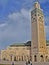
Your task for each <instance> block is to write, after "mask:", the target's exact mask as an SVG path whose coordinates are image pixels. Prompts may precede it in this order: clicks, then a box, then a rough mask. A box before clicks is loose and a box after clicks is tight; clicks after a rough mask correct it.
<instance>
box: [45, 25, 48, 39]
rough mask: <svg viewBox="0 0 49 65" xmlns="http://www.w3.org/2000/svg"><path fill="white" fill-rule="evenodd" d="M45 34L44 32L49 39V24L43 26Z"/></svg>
mask: <svg viewBox="0 0 49 65" xmlns="http://www.w3.org/2000/svg"><path fill="white" fill-rule="evenodd" d="M45 34H46V38H47V40H49V26H45Z"/></svg>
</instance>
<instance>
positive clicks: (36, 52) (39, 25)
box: [31, 2, 46, 62]
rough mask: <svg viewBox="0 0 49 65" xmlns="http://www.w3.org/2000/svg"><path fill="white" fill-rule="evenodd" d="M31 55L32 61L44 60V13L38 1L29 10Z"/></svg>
mask: <svg viewBox="0 0 49 65" xmlns="http://www.w3.org/2000/svg"><path fill="white" fill-rule="evenodd" d="M31 31H32V32H31V36H32V38H31V39H32V40H31V56H32V61H33V62H34V61H37V62H40V61H45V54H46V39H45V32H44V15H43V10H42V9H41V8H40V4H39V3H38V2H35V3H34V7H33V10H32V11H31Z"/></svg>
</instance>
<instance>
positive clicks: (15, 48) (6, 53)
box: [0, 41, 49, 61]
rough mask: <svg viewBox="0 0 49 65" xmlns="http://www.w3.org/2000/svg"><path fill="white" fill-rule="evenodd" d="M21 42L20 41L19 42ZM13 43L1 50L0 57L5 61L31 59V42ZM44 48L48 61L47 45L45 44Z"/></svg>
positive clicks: (48, 47) (48, 48)
mask: <svg viewBox="0 0 49 65" xmlns="http://www.w3.org/2000/svg"><path fill="white" fill-rule="evenodd" d="M20 44H21V43H20ZM20 44H13V45H10V46H9V47H7V48H6V49H4V50H1V53H0V59H1V60H6V61H28V60H30V59H31V42H30V41H29V42H27V43H24V44H21V45H20ZM46 49H47V51H48V53H47V57H46V58H47V60H46V61H49V45H48V44H47V46H46Z"/></svg>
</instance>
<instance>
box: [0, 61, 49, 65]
mask: <svg viewBox="0 0 49 65" xmlns="http://www.w3.org/2000/svg"><path fill="white" fill-rule="evenodd" d="M0 64H5V65H12V62H11V61H0ZM14 65H26V62H25V61H18V62H14ZM32 65H49V62H33V64H32Z"/></svg>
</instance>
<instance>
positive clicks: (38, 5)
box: [34, 0, 40, 9]
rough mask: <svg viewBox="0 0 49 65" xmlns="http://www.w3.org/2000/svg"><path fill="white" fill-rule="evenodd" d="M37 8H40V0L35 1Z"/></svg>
mask: <svg viewBox="0 0 49 65" xmlns="http://www.w3.org/2000/svg"><path fill="white" fill-rule="evenodd" d="M35 8H37V9H40V4H39V2H38V0H37V1H36V2H35V3H34V9H35Z"/></svg>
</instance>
